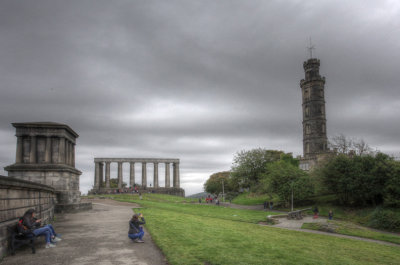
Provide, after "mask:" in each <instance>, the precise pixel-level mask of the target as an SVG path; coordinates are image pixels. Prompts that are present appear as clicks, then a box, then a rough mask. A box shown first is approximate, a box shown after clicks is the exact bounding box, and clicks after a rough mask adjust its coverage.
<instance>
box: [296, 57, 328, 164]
mask: <svg viewBox="0 0 400 265" xmlns="http://www.w3.org/2000/svg"><path fill="white" fill-rule="evenodd" d="M319 66H320V61H319V60H318V59H316V58H310V59H308V60H307V61H306V62H304V63H303V68H304V71H305V79H302V80H301V81H300V87H301V92H302V97H303V104H302V108H303V158H302V160H301V161H300V167H301V168H302V169H305V170H309V169H310V168H311V167H312V166H314V165H315V164H316V163H317V161H318V159H319V157H320V156H321V155H323V154H326V153H328V152H329V149H328V139H327V136H326V118H325V96H324V94H325V88H324V86H325V77H322V76H321V75H320V74H319Z"/></svg>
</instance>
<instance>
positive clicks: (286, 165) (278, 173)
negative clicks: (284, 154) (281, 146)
mask: <svg viewBox="0 0 400 265" xmlns="http://www.w3.org/2000/svg"><path fill="white" fill-rule="evenodd" d="M293 162H295V161H285V160H283V159H282V160H280V161H276V162H273V163H270V164H268V165H267V173H266V174H264V176H263V181H262V183H263V186H264V189H265V190H266V191H268V192H269V193H274V194H277V195H278V196H279V198H280V199H281V200H283V201H285V202H287V203H288V202H289V201H290V199H291V195H292V190H293V197H294V199H296V200H302V199H304V198H306V197H309V196H312V195H313V194H314V186H313V183H312V181H311V179H310V177H309V176H308V174H307V173H306V172H305V171H303V170H301V169H300V168H299V167H298V165H294V164H293Z"/></svg>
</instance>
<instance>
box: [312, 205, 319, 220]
mask: <svg viewBox="0 0 400 265" xmlns="http://www.w3.org/2000/svg"><path fill="white" fill-rule="evenodd" d="M313 212H314V217H313V218H314V219H317V218H318V214H319V210H318V207H317V206H315V208H314V211H313Z"/></svg>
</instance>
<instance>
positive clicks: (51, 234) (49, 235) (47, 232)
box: [22, 209, 61, 248]
mask: <svg viewBox="0 0 400 265" xmlns="http://www.w3.org/2000/svg"><path fill="white" fill-rule="evenodd" d="M35 214H36V211H35V209H29V210H27V211H26V212H25V214H24V216H23V217H22V225H23V227H24V229H25V230H26V233H32V234H33V235H35V236H41V235H44V236H45V240H46V248H53V247H55V246H56V245H55V244H53V243H56V242H58V241H61V238H60V237H59V236H58V235H57V234H56V232H55V231H54V228H53V226H52V225H50V224H49V225H45V226H41V221H42V220H41V219H37V218H36V217H35Z"/></svg>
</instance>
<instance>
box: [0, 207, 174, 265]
mask: <svg viewBox="0 0 400 265" xmlns="http://www.w3.org/2000/svg"><path fill="white" fill-rule="evenodd" d="M92 202H93V210H91V211H87V212H81V213H74V214H64V215H57V216H56V221H55V224H54V227H55V229H56V232H57V233H61V234H62V238H63V240H62V241H61V242H58V243H57V247H56V248H49V249H45V244H44V239H43V238H39V239H38V241H39V242H37V243H36V254H32V253H31V249H30V248H24V249H18V250H17V252H16V255H15V256H8V257H6V258H4V260H3V261H2V262H1V264H2V265H14V264H24V265H25V264H31V265H38V264H41V265H47V264H48V265H54V264H63V265H64V264H80V265H92V264H96V265H109V264H118V265H120V264H121V265H123V264H134V265H153V264H157V265H158V264H160V265H163V264H167V262H166V260H165V257H164V256H163V254H162V253H161V251H160V250H159V249H158V248H157V246H156V245H155V244H154V243H153V242H152V240H151V237H150V235H149V234H148V233H147V232H146V233H145V236H144V239H143V240H144V241H145V243H144V244H141V243H134V242H132V241H131V240H130V239H129V238H128V236H127V234H128V228H129V227H128V221H129V219H130V218H131V217H132V214H133V212H132V208H134V207H135V206H137V205H135V204H132V203H121V202H116V201H113V200H93V201H92Z"/></svg>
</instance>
